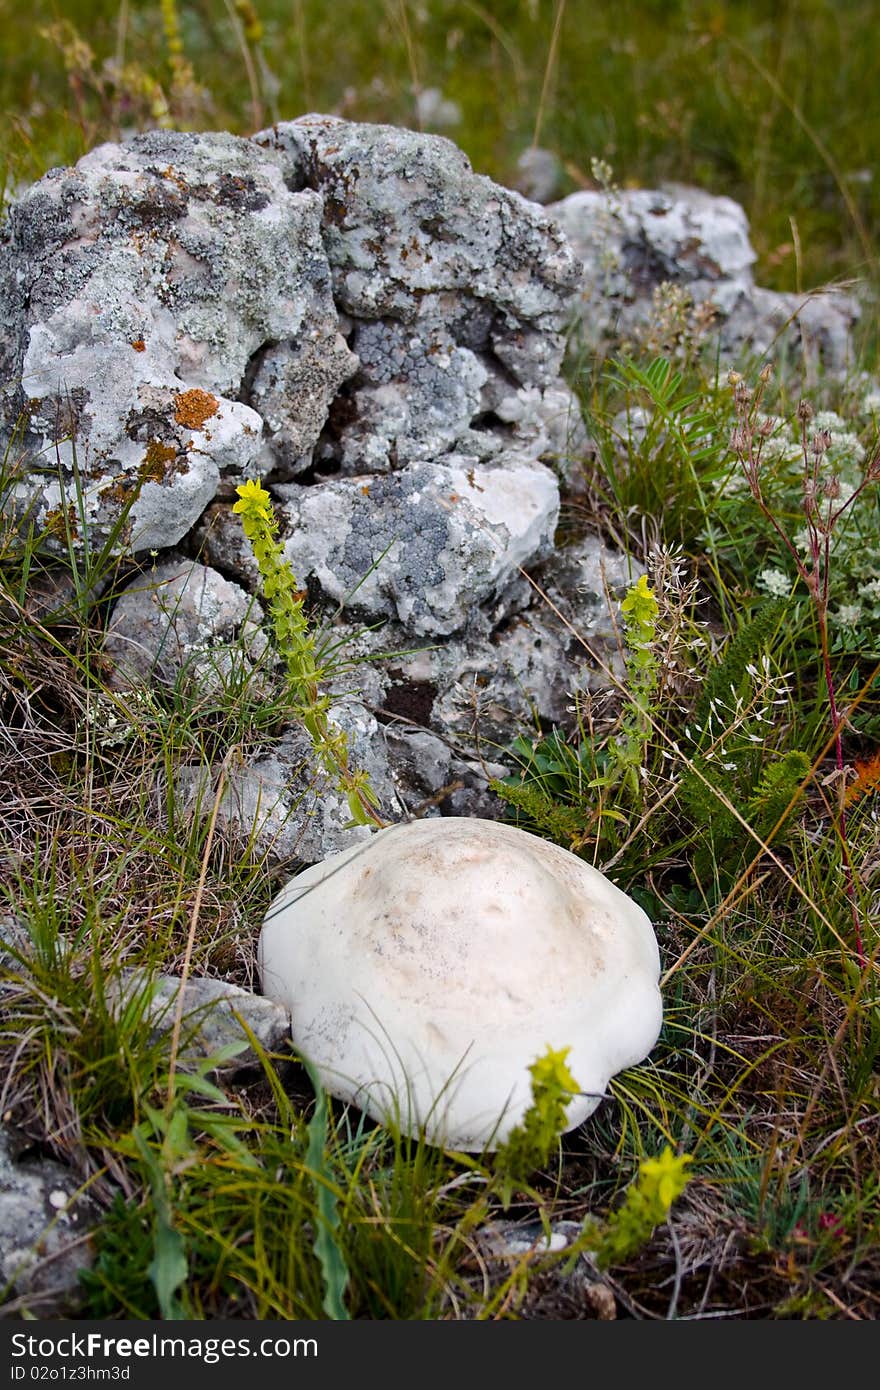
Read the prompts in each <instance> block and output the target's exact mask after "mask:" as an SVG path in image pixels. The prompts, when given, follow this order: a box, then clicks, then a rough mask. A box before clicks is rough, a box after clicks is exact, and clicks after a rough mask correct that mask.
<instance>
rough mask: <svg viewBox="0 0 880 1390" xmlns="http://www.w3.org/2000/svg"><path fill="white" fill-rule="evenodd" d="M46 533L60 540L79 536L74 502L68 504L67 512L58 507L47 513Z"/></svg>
mask: <svg viewBox="0 0 880 1390" xmlns="http://www.w3.org/2000/svg"><path fill="white" fill-rule="evenodd" d="M46 533H47V535H50V536H57V537H58V539H59V540H66V539H67V537H68V536H71V537H72V536H78V535H79V532H78V531H77V529H76V508H75V507H74V505H73V503H72V502H70V503H68V505H67V508H66V510H62V509H61V508H60V507H56V508H53V509H52V510H51V511H48V512H47V513H46Z"/></svg>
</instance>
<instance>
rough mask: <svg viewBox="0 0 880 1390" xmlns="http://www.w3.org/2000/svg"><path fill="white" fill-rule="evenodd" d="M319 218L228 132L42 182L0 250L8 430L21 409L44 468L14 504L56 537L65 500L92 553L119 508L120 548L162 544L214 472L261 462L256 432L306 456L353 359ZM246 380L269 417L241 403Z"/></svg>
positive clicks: (136, 143) (143, 145)
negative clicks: (293, 410) (10, 385)
mask: <svg viewBox="0 0 880 1390" xmlns="http://www.w3.org/2000/svg"><path fill="white" fill-rule="evenodd" d="M320 214H321V202H320V199H319V198H317V197H316V196H315V194H313V193H311V192H309V191H307V190H303V191H300V192H297V193H292V192H290V191H289V189H288V188H287V187H286V186H285V183H284V179H283V176H282V170H281V168H280V167H279V162H278V160H277V159H274V158H273V157H272V156H271V155H269V154H267V153H266V152H264V151H261V150H260V149H259V148H258V147H257V146H256V145H254V144H253V143H252V142H250V141H247V140H239V139H237V138H235V137H233V136H231V135H219V134H211V135H184V134H178V133H173V132H160V131H154V132H150V133H148V134H146V135H140V136H137V137H136V138H135V139H133V140H132V141H131V142H130V143H129V144H127V145H124V146H123V145H101V146H99V147H98V148H97V149H95V150H93V151H92V152H91V153H90V154H88V155H86V156H85V158H83V159H81V160H80V161H79V163H78V164H77V165H76V167H75V168H73V169H55V170H52V171H50V173H49V174H47V175H46V176H45V177H44V178H43V179H41V180H40V181H39V182H38V183H36V184H34V185H33V187H32V188H30V189H29V190H28V191H27V192H26V193H25V194H24V195H23V196H22V197H21V198H20V199H19V200H18V201H17V202H16V203H15V205H14V206H13V208H12V209H11V211H10V216H9V220H8V225H7V227H6V229H5V233H4V236H3V241H2V244H0V359H2V361H0V367H2V371H0V380H2V381H4V382H14V383H18V384H19V386H18V389H17V390H14V391H12V392H11V393H10V394H9V395H8V396H7V400H6V402H5V406H4V411H5V417H6V421H7V431H8V428H9V427H10V425H11V424H12V422H13V421H14V420H15V418H16V417H17V415H18V412H19V411H20V410H21V409H22V408H23V407H24V406H25V405H26V407H27V434H26V438H25V443H26V444H28V445H29V446H30V447H31V449H32V450H33V452H34V454H35V455H36V454H37V453H39V452H40V451H42V452H43V457H44V458H46V459H47V460H48V463H45V464H43V463H40V464H38V465H34V466H32V467H31V469H30V471H29V473H28V474H27V476H26V477H25V478H24V479H23V480H22V483H21V484H20V486H19V488H18V490H17V502H18V505H19V508H20V509H25V508H29V509H30V510H31V511H32V513H33V516H34V519H35V521H36V523H37V524H38V525H40V526H47V525H48V526H49V527H50V528H51V526H52V525H53V516H56V517H57V516H58V515H59V514H60V511H61V508H63V507H66V506H68V505H69V504H73V505H74V511H73V512H72V514H71V516H72V520H73V523H74V525H75V527H76V528H77V529H78V530H82V523H83V520H84V521H85V524H86V526H87V528H88V540H89V541H90V542H91V543H92V544H97V543H98V542H99V541H100V542H103V541H106V540H107V539H108V538H113V537H114V528H118V527H119V526H120V518H121V517H122V516H123V514H124V513H125V509H126V508H130V511H129V512H128V515H127V521H126V523H125V524H124V525H123V526H122V527H121V531H120V533H119V534H117V535H116V536H115V539H114V547H115V548H116V549H117V550H125V549H126V548H130V549H132V550H134V551H144V550H149V549H161V548H163V547H167V546H171V545H174V544H176V543H177V542H178V541H179V540H181V538H182V537H183V536H184V535H185V534H186V533H187V531H188V530H189V528H190V527H191V526H192V524H193V523H194V522H195V521H196V519H197V518H198V516H199V515H200V513H201V512H202V511H203V510H204V508H205V506H206V505H207V504H208V503H209V502H210V501H211V499H212V497H213V496H214V494H215V492H216V490H217V486H218V482H219V478H220V472H221V470H230V471H231V472H232V473H233V474H236V475H241V474H242V473H243V472H246V471H247V470H248V469H249V468H250V467H251V466H252V465H253V464H254V461H255V460H256V458H257V455H258V453H259V452H260V448H261V442H262V436H263V433H264V428H265V432H266V434H267V436H268V441H269V445H270V446H271V444H272V441H273V439H274V440H276V441H277V445H278V449H279V454H280V457H281V458H282V460H284V459H286V458H287V457H288V455H289V454H291V453H295V452H304V451H306V450H308V449H309V448H310V446H311V444H312V443H314V440H315V439H316V438H317V434H318V432H319V431H320V428H321V426H322V425H323V423H324V419H325V418H326V406H327V404H328V403H329V401H330V399H332V397H333V395H334V394H335V392H336V390H337V388H338V386H339V384H340V382H341V381H342V379H343V378H344V377H345V376H346V375H347V374H348V373H349V372H350V371H351V369H352V366H353V365H354V363H353V359H352V357H351V354H350V353H349V352H348V350H347V348H346V347H345V344H344V342H343V341H342V340H341V338H340V337H339V334H338V319H337V315H336V311H335V309H334V307H333V300H332V295H331V286H330V275H329V267H328V265H327V259H326V256H325V254H324V248H323V244H322V240H321V222H320ZM267 349H272V351H269V352H267ZM273 354H274V355H273ZM246 377H248V378H250V377H252V378H253V383H252V384H253V391H254V398H255V400H256V402H257V403H258V407H259V406H260V405H262V406H264V407H265V410H266V416H267V417H268V423H267V421H265V420H264V418H263V417H261V415H259V414H258V413H257V411H256V410H254V409H251V408H250V407H249V406H248V405H246V404H243V403H242V401H241V400H240V399H238V397H239V394H240V392H241V388H242V384H243V382H244V381H245V379H246ZM294 398H295V400H296V403H297V410H298V413H297V417H296V419H295V421H292V420H290V419H289V418H288V415H289V412H290V401H291V399H294ZM285 402H286V403H287V406H286V410H285ZM300 407H301V408H300ZM56 456H57V459H58V462H59V463H60V465H61V474H60V476H59V474H58V471H57V469H56V467H55V459H56ZM77 478H79V480H80V482H81V488H82V492H83V497H82V502H81V503H80V502H79V501H78V500H77V498H76V486H77V484H76V480H77ZM55 525H56V528H57V525H58V523H57V522H56V523H55ZM79 539H80V541H81V542H82V543H86V540H87V538H86V537H85V536H80V537H79Z"/></svg>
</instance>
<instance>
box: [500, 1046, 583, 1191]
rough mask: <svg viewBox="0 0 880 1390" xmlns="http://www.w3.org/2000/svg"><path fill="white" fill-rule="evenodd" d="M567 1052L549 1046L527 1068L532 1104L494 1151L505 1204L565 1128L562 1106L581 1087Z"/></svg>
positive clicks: (544, 1157)
mask: <svg viewBox="0 0 880 1390" xmlns="http://www.w3.org/2000/svg"><path fill="white" fill-rule="evenodd" d="M570 1051H571V1048H569V1047H563V1048H560V1049H559V1050H558V1051H554V1049H553V1048H552V1047H548V1048H547V1051H546V1052H545V1053H544V1055H543V1056H542V1057H539V1058H538V1060H537V1061H536V1062H533V1063H532V1065H531V1066H530V1067H529V1075H530V1076H531V1078H532V1103H531V1105H530V1106H529V1108H528V1110H527V1111H526V1113H525V1115H523V1117H522V1119H521V1120H520V1122H519V1124H518V1125H517V1126H516V1127H515V1128H514V1129H512V1130H511V1131H510V1134H509V1135H508V1136H507V1139H506V1140H505V1142H504V1143H503V1144H500V1145H499V1147H498V1150H497V1152H496V1154H495V1172H496V1175H497V1176H498V1177H499V1178H500V1179H501V1201H502V1204H503V1206H504V1207H508V1206H509V1205H510V1199H511V1197H512V1196H513V1192H514V1189H515V1188H516V1187H517V1186H521V1185H522V1184H523V1183H524V1182H526V1180H527V1179H528V1177H529V1175H530V1174H531V1173H534V1172H536V1171H537V1169H539V1168H542V1167H543V1166H544V1164H545V1163H546V1162H547V1160H548V1159H549V1157H550V1154H551V1153H552V1151H553V1149H554V1147H555V1145H556V1142H557V1140H558V1138H559V1136H560V1134H561V1133H562V1131H563V1130H564V1129H565V1107H566V1105H567V1104H568V1102H569V1100H571V1097H572V1096H573V1095H576V1094H577V1092H578V1091H579V1089H580V1087H579V1086H578V1083H577V1082H576V1081H575V1079H574V1077H573V1076H572V1074H571V1072H570V1071H569V1069H568V1066H567V1065H566V1060H565V1059H566V1058H567V1056H568V1054H569V1052H570Z"/></svg>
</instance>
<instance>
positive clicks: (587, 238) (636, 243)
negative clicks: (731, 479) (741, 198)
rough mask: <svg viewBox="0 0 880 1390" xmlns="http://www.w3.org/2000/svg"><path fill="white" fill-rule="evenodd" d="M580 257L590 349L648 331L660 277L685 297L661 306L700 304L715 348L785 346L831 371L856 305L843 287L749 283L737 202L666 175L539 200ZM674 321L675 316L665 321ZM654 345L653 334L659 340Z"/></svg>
mask: <svg viewBox="0 0 880 1390" xmlns="http://www.w3.org/2000/svg"><path fill="white" fill-rule="evenodd" d="M548 211H549V212H551V213H552V214H553V215H554V216H555V217H556V218H557V220H558V221H559V224H560V226H561V227H562V228H563V229H564V231H565V233H566V235H567V236H568V238H569V240H570V241H571V243H572V245H573V247H574V249H575V251H576V252H577V254H578V256H579V257H580V259H581V262H582V265H583V278H582V284H581V290H580V301H579V305H578V310H577V317H578V321H579V326H580V331H581V334H582V337H583V339H584V341H585V342H586V343H587V344H588V345H590V346H591V347H594V348H598V349H599V350H600V351H604V352H607V351H610V350H612V349H613V348H614V347H615V346H617V345H619V344H620V343H621V342H632V341H634V340H638V339H639V338H640V337H641V338H644V337H645V336H646V335H650V332H651V330H652V327H653V329H654V332H655V334H656V333H657V332H658V331H659V333H660V334H661V337H662V331H663V326H662V324H659V322H658V321H657V320H658V317H659V315H661V314H662V313H663V312H664V306H663V305H662V304H660V305H658V303H657V301H656V299H655V294H656V291H657V290H658V289H659V287H660V286H662V285H672V286H675V287H678V288H679V289H680V290H682V291H684V292H686V295H687V300H686V301H680V302H679V304H678V305H677V306H675V305H674V304H673V305H670V304H667V305H666V306H665V311H666V312H667V313H669V311H670V309H673V310H677V312H678V314H679V316H680V315H681V314H682V312H684V311H686V310H687V308H688V307H691V308H694V309H697V310H699V309H700V307H701V306H706V308H707V309H708V311H710V313H711V316H712V319H713V322H712V323H711V325H710V326H709V328H708V329H707V330H706V331H707V332H709V333H712V334H714V335H715V337H716V338H717V340H718V341H719V343H720V347H721V351H722V353H724V354H727V355H730V356H733V355H735V354H737V353H739V354H741V353H742V351H743V349H748V350H750V351H752V352H754V353H755V354H756V355H758V356H761V357H763V356H767V355H777V354H780V353H787V354H789V355H794V356H800V357H801V358H803V359H804V360H805V361H806V362H807V364H808V365H809V366H810V367H811V368H814V367H815V366H816V365H817V363H818V362H820V361H821V363H822V365H823V367H824V368H825V370H826V371H829V372H841V371H843V370H844V369H845V368H846V367H847V366H848V365H849V363H850V361H851V357H852V343H851V330H852V326H853V324H854V323H855V321H856V319H857V318H858V313H859V310H858V305H857V304H856V302H855V301H854V300H853V299H852V298H851V297H850V296H848V295H844V294H831V293H829V292H823V293H822V294H815V295H794V294H781V293H777V292H775V291H772V290H766V289H761V288H760V287H758V286H756V285H755V282H754V276H753V273H752V266H753V265H754V263H755V261H756V259H757V257H756V255H755V252H754V250H753V249H752V246H751V243H750V241H749V224H748V220H747V218H746V215H745V213H744V211H743V209H742V208H741V207H740V206H739V204H738V203H735V202H733V200H732V199H730V198H725V197H713V196H711V195H710V194H708V193H705V192H703V191H702V190H701V189H697V188H687V187H683V186H681V185H677V184H676V185H671V186H670V187H669V189H668V190H666V191H657V190H649V189H626V190H615V191H614V192H609V193H606V192H583V193H573V194H571V195H570V196H569V197H568V198H564V199H563V200H562V201H561V202H559V203H554V204H553V205H552V206H551V207H550V208H549V209H548ZM673 327H675V325H673ZM659 345H662V344H659Z"/></svg>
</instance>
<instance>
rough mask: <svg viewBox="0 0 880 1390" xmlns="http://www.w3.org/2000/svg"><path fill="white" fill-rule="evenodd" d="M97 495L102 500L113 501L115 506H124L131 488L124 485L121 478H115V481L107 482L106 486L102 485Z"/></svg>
mask: <svg viewBox="0 0 880 1390" xmlns="http://www.w3.org/2000/svg"><path fill="white" fill-rule="evenodd" d="M98 496H99V497H100V499H101V501H102V502H109V503H115V504H116V505H117V506H120V507H124V506H125V504H126V502H127V501H128V499H129V497H130V496H131V489H130V488H129V487H127V486H126V484H125V483H124V482H123V481H122V479H121V478H117V479H116V481H115V482H112V483H108V484H107V486H106V487H102V488H101V491H100V492H99V493H98Z"/></svg>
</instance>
